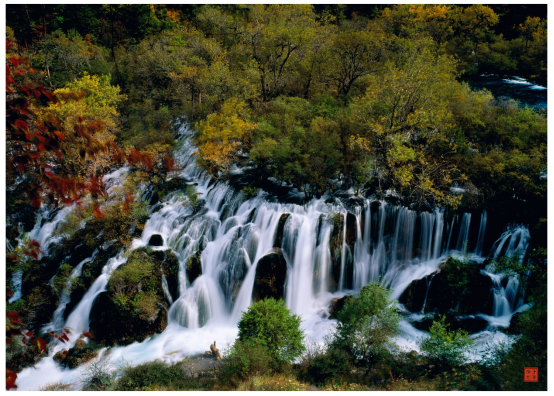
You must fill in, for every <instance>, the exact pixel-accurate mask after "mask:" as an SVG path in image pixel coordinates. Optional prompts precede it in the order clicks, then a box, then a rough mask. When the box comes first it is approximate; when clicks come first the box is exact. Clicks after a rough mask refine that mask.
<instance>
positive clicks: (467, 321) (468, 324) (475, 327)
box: [450, 316, 489, 334]
mask: <svg viewBox="0 0 554 396" xmlns="http://www.w3.org/2000/svg"><path fill="white" fill-rule="evenodd" d="M487 327H489V322H487V321H486V320H485V319H482V318H476V317H473V316H470V317H463V318H457V319H456V320H453V321H452V322H451V323H450V330H465V331H467V332H468V333H469V334H475V333H479V332H480V331H483V330H485V329H486V328H487Z"/></svg>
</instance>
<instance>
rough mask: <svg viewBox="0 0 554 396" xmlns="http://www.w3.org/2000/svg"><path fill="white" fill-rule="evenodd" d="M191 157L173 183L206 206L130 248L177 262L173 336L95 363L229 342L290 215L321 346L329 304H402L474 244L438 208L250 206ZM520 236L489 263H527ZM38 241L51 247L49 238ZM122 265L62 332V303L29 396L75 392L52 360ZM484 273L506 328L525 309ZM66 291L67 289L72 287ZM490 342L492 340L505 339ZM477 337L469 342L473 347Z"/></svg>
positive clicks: (295, 301)
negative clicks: (46, 390)
mask: <svg viewBox="0 0 554 396" xmlns="http://www.w3.org/2000/svg"><path fill="white" fill-rule="evenodd" d="M184 134H185V135H186V134H187V133H186V131H185V133H184ZM195 150H196V149H195V147H194V146H192V145H191V144H190V143H189V142H188V141H185V144H184V147H183V149H182V150H181V152H180V153H178V155H177V159H178V160H179V161H180V162H181V164H184V169H183V170H182V172H181V175H180V176H181V177H183V178H185V179H186V180H189V181H190V184H193V183H194V184H195V185H196V191H197V192H198V194H199V195H198V196H199V199H201V200H202V201H203V205H201V206H200V207H199V208H194V207H192V206H191V205H190V204H188V203H187V198H186V197H185V196H184V194H183V192H182V191H181V192H179V191H176V192H173V193H171V194H169V195H168V196H167V197H166V198H165V199H164V200H163V202H161V203H159V204H157V205H159V210H157V211H155V213H154V214H152V215H151V216H150V218H149V220H148V221H147V223H146V225H145V228H144V231H143V234H142V236H141V238H137V239H135V240H134V241H133V243H132V246H131V247H130V248H129V250H133V249H136V248H138V247H141V246H145V245H147V244H148V241H149V240H150V238H151V236H152V235H154V234H159V235H161V237H162V239H163V246H160V247H151V248H152V249H154V250H167V249H169V250H171V251H173V252H174V253H175V254H176V256H177V257H178V259H179V263H180V271H179V295H178V298H177V299H175V301H173V299H172V298H171V296H170V294H169V292H168V291H167V290H166V289H167V284H166V285H165V288H164V290H166V293H165V294H166V299H167V300H168V302H170V308H169V311H168V326H167V328H166V329H165V331H164V332H163V333H161V334H157V335H154V336H152V337H150V338H148V339H146V340H145V341H143V342H141V343H138V342H135V343H133V344H131V345H128V346H122V347H113V348H109V349H104V350H103V351H102V352H101V355H102V356H103V357H105V358H108V357H109V359H110V361H111V362H112V363H113V364H114V365H115V364H116V362H118V361H121V360H122V359H123V360H125V361H127V362H130V363H131V364H133V365H135V364H139V363H141V362H144V361H150V360H155V359H160V360H163V361H166V362H177V361H179V360H182V359H183V358H184V357H186V356H189V355H191V354H193V353H199V352H203V351H205V350H206V349H208V346H209V345H210V344H211V343H212V342H213V340H214V339H215V340H217V342H218V345H226V344H229V343H232V342H233V341H234V339H235V338H236V335H237V332H238V330H237V322H238V321H239V319H240V316H241V314H242V312H243V311H245V310H246V309H247V308H248V306H249V305H251V304H252V294H253V287H254V281H255V275H256V268H257V265H258V263H259V261H260V259H261V258H262V257H263V256H264V255H266V254H268V253H270V252H274V251H275V250H274V249H275V246H274V244H275V239H276V237H277V229H278V225H279V220H280V219H281V217H282V216H283V215H284V214H289V216H288V218H287V219H286V221H285V223H284V227H283V231H282V235H281V238H282V242H281V244H280V245H279V247H280V249H281V252H282V254H283V257H284V258H285V260H286V263H287V274H286V282H285V289H284V290H285V291H284V296H283V297H284V299H285V302H286V305H287V307H289V308H290V309H291V311H292V312H294V313H296V314H299V315H301V317H302V328H303V329H304V331H305V334H306V336H307V337H308V338H310V339H313V340H316V341H318V342H322V341H323V337H324V336H325V335H327V334H329V332H331V331H332V330H333V329H334V326H335V324H336V321H335V320H332V319H329V318H328V316H329V309H330V302H331V300H332V299H333V298H336V297H342V296H344V295H345V294H353V293H355V292H356V291H358V290H360V289H361V288H362V287H363V286H364V285H365V284H367V283H368V282H369V281H377V280H381V281H383V282H386V283H388V284H389V285H390V287H391V288H392V289H393V292H392V297H393V298H398V297H399V296H400V295H401V293H402V292H403V291H404V290H405V289H406V287H407V286H409V285H410V283H411V282H412V281H413V280H415V279H421V278H423V277H425V276H427V275H429V274H432V273H434V272H435V271H436V270H437V268H438V267H439V265H440V264H441V263H443V262H444V261H445V260H446V258H447V256H448V255H449V254H459V255H460V254H462V253H464V254H465V253H467V252H462V250H463V249H464V246H465V242H466V241H467V240H468V239H469V238H471V236H470V235H469V228H470V227H469V226H470V221H471V214H469V213H466V214H464V215H462V216H461V218H458V219H457V218H454V219H452V221H451V222H449V224H446V221H445V212H444V211H443V210H440V209H436V210H435V211H434V212H431V213H427V212H424V213H418V212H416V211H412V210H409V209H407V208H404V207H399V206H392V205H389V204H387V203H385V202H375V201H371V200H369V199H365V200H360V201H358V204H357V205H354V206H352V207H351V206H349V205H348V204H346V203H343V202H342V201H339V200H334V202H333V203H328V202H326V200H325V198H322V199H313V200H312V201H310V202H308V203H306V204H305V205H295V204H285V203H277V202H272V200H270V199H269V197H268V195H267V194H266V193H264V192H260V193H259V194H258V196H257V197H254V198H250V199H246V197H244V196H243V195H242V193H240V192H237V191H236V190H235V189H234V188H232V187H231V186H229V185H228V184H227V183H224V182H217V183H212V184H210V176H209V175H208V174H207V173H205V172H204V171H203V170H202V169H200V168H199V167H198V166H197V165H196V164H195V162H194V161H193V160H191V158H193V152H194V151H195ZM125 173H126V169H123V170H121V171H119V173H113V174H112V175H111V177H109V178H108V179H106V178H105V182H106V184H108V182H109V183H110V186H116V185H118V183H121V178H122V177H123V176H124V174H125ZM336 227H338V228H336ZM485 228H486V213H483V214H482V215H481V223H480V228H479V235H478V236H477V239H476V242H477V243H476V245H475V246H476V249H475V251H474V252H473V253H472V254H473V256H474V257H475V258H478V259H481V261H482V260H483V257H481V255H482V248H483V239H484V237H485ZM525 230H526V228H524V227H515V228H512V229H511V230H508V231H506V233H504V234H503V235H502V237H501V238H500V239H499V241H497V243H496V244H495V246H494V249H495V253H494V254H495V257H496V256H497V253H496V252H498V255H499V254H501V253H502V252H503V254H510V255H513V254H516V253H520V254H521V253H524V252H525V249H526V248H527V245H526V243H527V239H528V231H527V234H525ZM453 233H454V234H453ZM453 235H454V238H455V239H453V238H452V237H453ZM43 238H47V236H46V232H45V235H43ZM197 252H201V263H202V275H201V276H199V277H198V278H197V279H195V280H194V282H190V281H189V279H187V274H186V266H187V263H188V260H189V258H190V257H192V256H193V255H195V254H196V253H197ZM125 257H126V255H125V254H124V253H123V252H120V253H119V254H118V255H117V256H116V257H113V258H111V259H110V260H109V261H108V262H107V263H106V265H105V267H104V269H103V271H102V274H101V275H100V276H99V277H98V278H97V279H96V281H95V282H94V283H93V284H92V285H91V287H90V288H89V290H88V291H87V292H86V294H85V295H84V296H83V298H82V300H81V301H80V302H79V304H78V305H77V306H76V307H75V309H74V310H73V311H72V312H71V314H70V315H69V317H68V318H67V320H66V321H65V323H63V310H64V309H65V305H66V304H67V303H68V300H67V298H66V299H64V298H63V297H62V300H61V304H60V306H59V307H58V310H59V311H60V312H58V311H56V312H55V313H54V318H53V320H52V323H50V324H48V325H47V326H46V327H45V328H46V329H59V328H62V327H63V328H69V329H71V337H70V341H69V342H68V343H66V344H61V343H60V344H53V345H51V346H50V347H49V350H48V356H47V357H45V358H43V359H42V360H41V361H40V362H38V363H37V364H36V365H35V366H34V367H32V368H27V369H25V370H23V371H22V372H21V373H20V374H19V375H18V380H17V385H18V387H19V390H36V389H38V388H40V387H41V386H44V385H45V384H46V383H49V382H55V381H64V382H72V381H74V380H75V378H77V376H78V372H79V370H80V369H75V370H68V369H62V368H61V367H60V366H59V365H57V364H56V363H55V362H54V361H53V355H54V354H55V353H56V352H57V351H59V350H61V349H67V348H69V347H70V346H71V345H73V344H74V343H75V341H76V340H77V339H78V338H79V335H80V334H81V333H82V332H83V331H84V330H87V329H88V328H89V319H90V318H89V316H90V311H91V308H92V306H93V304H94V301H95V299H96V298H97V296H98V295H99V294H100V293H101V292H103V291H105V290H106V286H107V284H108V279H109V277H110V275H111V273H112V272H113V271H114V270H115V269H116V268H117V267H118V266H120V265H122V264H124V262H125V261H126V258H125ZM92 259H93V258H89V259H86V260H84V261H82V262H81V263H80V264H79V265H78V266H77V267H76V268H75V270H74V274H72V277H75V276H79V275H80V269H81V267H82V265H83V264H84V263H85V262H87V260H89V261H90V260H92ZM485 274H486V275H488V276H490V277H491V279H492V280H493V282H494V285H495V288H494V290H495V293H497V292H498V293H497V294H498V298H496V297H495V302H494V312H493V315H491V316H490V317H488V318H487V320H489V322H490V323H494V321H495V320H496V321H498V322H500V325H504V324H505V318H506V317H511V314H512V313H513V312H514V311H515V310H517V309H521V302H522V301H521V298H520V299H519V300H518V298H517V297H518V296H520V295H521V294H519V295H518V293H517V288H518V285H517V279H514V280H512V279H510V280H509V281H508V283H507V285H506V287H503V286H502V282H501V280H502V279H501V278H500V276H499V275H496V274H494V273H490V272H486V271H485ZM164 280H165V277H164ZM69 282H70V280H68V285H67V288H69V287H70V286H71V285H70V283H69ZM514 290H515V291H514ZM66 300H67V301H66ZM422 313H423V312H422ZM508 323H509V319H508ZM114 325H117V324H115V323H114ZM401 327H402V334H401V336H400V337H398V340H397V343H398V344H399V345H401V346H405V347H407V348H412V349H417V346H416V343H415V340H417V339H419V338H421V337H425V336H426V333H424V332H421V331H419V330H417V329H415V328H414V327H413V326H411V325H410V324H409V323H408V322H407V321H403V322H402V325H401ZM487 331H488V333H487V337H488V338H495V337H496V338H495V339H497V340H501V339H503V337H504V336H501V335H496V336H495V335H494V334H495V333H494V332H492V331H490V330H487ZM484 333H485V332H482V333H479V334H481V335H482V334H484ZM479 334H478V335H475V336H474V337H475V338H476V339H478V338H479V337H480V335H479ZM482 336H483V337H485V336H484V335H482ZM76 387H77V388H78V386H76Z"/></svg>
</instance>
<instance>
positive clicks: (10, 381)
mask: <svg viewBox="0 0 554 396" xmlns="http://www.w3.org/2000/svg"><path fill="white" fill-rule="evenodd" d="M16 379H17V373H16V372H15V371H13V370H8V369H6V390H10V389H17V385H16V384H15V380H16Z"/></svg>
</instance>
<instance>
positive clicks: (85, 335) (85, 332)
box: [82, 330, 93, 340]
mask: <svg viewBox="0 0 554 396" xmlns="http://www.w3.org/2000/svg"><path fill="white" fill-rule="evenodd" d="M82 335H83V337H87V338H88V339H90V340H92V338H93V337H92V334H90V333H89V332H88V331H86V330H85V331H83V334H82Z"/></svg>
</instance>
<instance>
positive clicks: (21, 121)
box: [14, 120, 29, 131]
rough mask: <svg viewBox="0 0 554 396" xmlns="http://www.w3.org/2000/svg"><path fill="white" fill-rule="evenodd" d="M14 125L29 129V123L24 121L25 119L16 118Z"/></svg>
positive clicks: (24, 129)
mask: <svg viewBox="0 0 554 396" xmlns="http://www.w3.org/2000/svg"><path fill="white" fill-rule="evenodd" d="M14 125H15V126H16V127H17V128H18V129H21V130H23V131H28V130H29V125H28V124H27V123H26V122H25V121H23V120H16V121H15V122H14Z"/></svg>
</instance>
